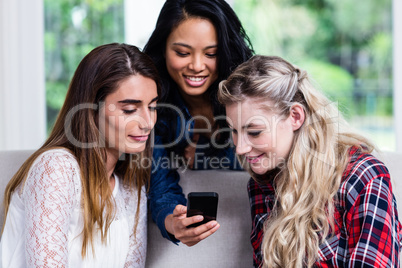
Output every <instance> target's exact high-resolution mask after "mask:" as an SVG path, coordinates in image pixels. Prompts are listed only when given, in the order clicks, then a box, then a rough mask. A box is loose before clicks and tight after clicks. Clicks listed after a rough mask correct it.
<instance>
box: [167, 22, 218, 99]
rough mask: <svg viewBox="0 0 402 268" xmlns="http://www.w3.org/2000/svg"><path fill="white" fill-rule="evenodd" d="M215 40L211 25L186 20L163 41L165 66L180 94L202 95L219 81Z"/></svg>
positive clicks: (216, 43) (216, 40)
mask: <svg viewBox="0 0 402 268" xmlns="http://www.w3.org/2000/svg"><path fill="white" fill-rule="evenodd" d="M217 50H218V39H217V34H216V29H215V27H214V26H213V24H212V23H211V22H210V21H209V20H206V19H201V18H189V19H186V20H184V21H183V22H181V23H180V24H179V25H178V26H177V27H176V28H174V29H173V30H172V32H171V33H170V35H169V37H168V39H167V41H166V53H165V55H166V67H167V70H168V72H169V75H170V76H171V77H172V79H173V80H174V81H175V82H176V84H177V85H178V86H179V90H180V91H181V93H182V94H187V95H190V96H199V95H202V94H204V93H205V92H206V91H207V89H208V88H209V87H210V86H211V84H212V83H214V82H215V81H216V79H217V78H218V71H217Z"/></svg>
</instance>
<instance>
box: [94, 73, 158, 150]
mask: <svg viewBox="0 0 402 268" xmlns="http://www.w3.org/2000/svg"><path fill="white" fill-rule="evenodd" d="M157 100H158V93H157V87H156V83H155V81H154V80H152V79H151V78H148V77H144V76H142V75H132V76H130V77H128V78H127V79H125V80H123V81H122V82H121V83H120V84H119V87H118V88H117V89H116V90H115V91H114V92H113V93H111V94H109V95H108V96H106V98H105V105H104V107H103V108H102V110H101V116H100V129H101V133H102V135H103V136H104V137H105V140H106V145H107V150H108V153H109V154H112V155H114V156H115V157H118V156H119V155H120V154H122V153H130V154H132V153H138V152H142V151H143V150H144V149H145V146H146V141H147V140H148V138H149V134H150V132H151V130H152V128H153V127H154V125H155V122H156V111H155V109H156V102H157Z"/></svg>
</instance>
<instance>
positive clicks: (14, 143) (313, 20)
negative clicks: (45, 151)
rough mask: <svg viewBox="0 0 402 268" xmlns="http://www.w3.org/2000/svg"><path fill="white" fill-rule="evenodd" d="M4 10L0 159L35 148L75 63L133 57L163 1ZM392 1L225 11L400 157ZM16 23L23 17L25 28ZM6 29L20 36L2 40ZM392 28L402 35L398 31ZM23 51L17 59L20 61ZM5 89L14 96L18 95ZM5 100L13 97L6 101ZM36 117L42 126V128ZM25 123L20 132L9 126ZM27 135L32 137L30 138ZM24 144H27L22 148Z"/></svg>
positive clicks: (45, 1) (86, 1)
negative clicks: (104, 47)
mask: <svg viewBox="0 0 402 268" xmlns="http://www.w3.org/2000/svg"><path fill="white" fill-rule="evenodd" d="M10 1H11V0H0V7H1V8H2V10H1V14H0V15H3V17H2V19H1V21H2V22H1V24H0V25H1V26H2V33H1V35H3V38H4V37H5V38H9V39H6V40H10V42H4V41H3V42H1V43H2V45H1V46H0V51H1V52H2V56H3V57H2V59H1V61H2V63H1V65H0V71H1V73H2V75H1V76H0V81H1V82H2V83H1V86H2V89H0V93H1V95H0V97H1V100H0V105H1V106H3V107H0V111H1V113H0V120H1V121H0V138H1V143H0V149H3V150H4V149H35V148H37V147H38V146H40V144H41V142H43V141H44V139H45V137H46V135H47V133H48V131H49V129H51V127H52V125H53V123H54V121H55V118H56V116H57V113H58V111H59V109H60V108H61V105H62V104H63V101H64V97H65V94H66V91H67V88H68V84H69V81H70V79H71V77H72V75H73V72H74V70H75V69H76V67H77V65H78V63H79V62H80V60H81V59H82V58H83V57H84V56H85V55H86V54H87V53H88V52H89V51H91V50H92V49H93V48H94V47H96V46H98V45H101V44H105V43H111V42H127V43H130V44H133V45H136V46H138V47H140V48H142V47H143V46H144V44H145V43H146V41H147V39H148V37H149V35H150V33H151V31H152V30H153V28H154V26H155V23H156V19H157V16H158V14H159V11H160V8H161V7H162V5H163V3H164V1H163V0H149V1H139V0H103V1H94V0H82V1H77V0H58V1H54V0H41V1H39V0H35V1H33V2H34V3H29V4H27V2H28V1H23V0H15V2H13V4H11V3H9V2H10ZM398 1H399V0H394V1H392V0H365V1H350V0H231V1H228V2H229V3H230V5H231V6H232V7H233V8H234V10H235V11H236V13H237V14H238V16H239V18H240V20H241V21H242V23H243V26H244V28H245V29H246V32H247V33H248V35H249V36H250V38H251V41H252V44H253V46H254V49H255V52H256V53H257V54H265V55H278V56H281V57H283V58H285V59H287V60H289V61H291V62H292V63H295V64H296V65H298V66H299V67H300V68H302V69H305V70H307V71H308V72H309V73H310V75H311V76H312V78H313V79H314V81H315V82H316V83H317V85H318V86H319V88H321V90H323V91H324V92H325V94H326V95H327V96H328V97H329V98H330V99H331V100H332V101H334V102H336V103H337V104H338V107H339V109H340V110H341V112H342V113H343V115H344V116H345V118H346V119H347V121H348V122H349V124H350V127H351V128H353V129H354V130H356V131H358V132H360V133H361V134H363V135H366V136H367V137H369V138H370V139H372V140H373V141H374V142H375V143H376V144H377V145H378V146H379V148H380V149H381V150H384V151H402V148H401V147H402V145H400V144H401V143H402V137H397V136H400V135H402V133H401V132H400V130H399V129H400V127H401V124H402V123H400V122H399V120H402V118H401V117H402V114H401V112H400V110H399V109H400V108H399V107H394V106H397V105H395V103H396V101H395V98H397V99H399V100H400V101H402V99H401V97H399V91H398V92H397V90H396V88H395V84H397V83H396V80H395V79H400V78H399V77H394V76H395V74H396V69H395V68H399V67H396V66H400V65H397V64H400V63H398V62H399V61H401V60H402V59H400V58H399V60H398V61H397V60H395V59H396V57H397V55H395V51H396V49H395V48H394V46H395V38H396V36H395V29H394V27H395V21H398V18H395V14H396V11H395V9H397V8H399V11H402V10H401V4H400V3H397V2H398ZM35 3H36V4H35ZM397 5H399V7H398V6H397ZM13 12H15V14H13ZM32 13H35V14H32ZM399 13H400V12H399ZM400 14H401V13H400ZM4 16H5V17H4ZM13 16H14V17H16V19H15V18H14V17H13ZM23 16H30V20H26V19H24V18H23ZM34 21H36V23H34ZM14 23H16V24H17V25H15V24H14ZM10 27H11V28H12V29H14V31H15V30H17V31H21V30H22V32H23V33H22V34H21V33H20V34H19V35H18V34H15V33H14V34H13V33H10ZM399 29H400V31H401V32H402V25H401V23H399ZM24 33H25V34H24ZM15 35H16V36H15ZM22 35H23V36H22ZM27 35H32V37H31V38H28V37H27ZM3 40H4V39H3ZM35 44H36V45H35ZM26 50H28V52H26ZM10 51H11V53H10ZM22 51H25V52H24V53H25V54H24V53H23V55H21V53H22ZM13 53H15V55H18V56H15V55H14V56H13ZM31 53H32V55H31ZM398 53H399V52H398ZM24 68H25V69H26V70H25V72H24V71H23V72H22V73H21V70H23V69H24ZM13 69H14V72H12V70H13ZM15 71H16V72H17V73H18V74H15ZM32 73H36V74H32ZM21 79H25V80H24V81H26V80H28V81H32V82H24V81H21ZM35 81H36V82H35ZM398 81H400V80H398ZM15 84H17V85H15ZM10 87H11V88H13V87H18V89H17V90H16V91H17V92H14V90H12V89H10ZM35 88H36V89H35ZM38 88H39V89H38ZM34 89H35V91H34V92H36V93H35V94H33V93H32V90H34ZM399 90H400V89H399ZM10 91H13V92H14V93H12V95H11V96H10ZM18 92H19V93H18ZM42 99H43V100H42ZM32 102H35V103H36V104H32ZM27 106H28V107H32V108H26V107H27ZM21 109H22V110H21ZM30 116H36V117H35V118H32V119H31V118H30ZM38 118H42V119H41V120H42V122H41V123H38V122H39V121H41V120H38ZM398 118H399V120H397V119H398ZM24 120H25V122H26V123H25V124H24V123H22V124H23V126H20V125H19V124H18V123H17V122H24ZM33 122H36V123H33ZM10 130H11V131H10ZM31 131H34V132H35V131H36V133H33V134H30V133H31ZM397 133H398V134H397ZM31 138H32V141H28V142H27V141H26V140H27V139H28V140H29V139H31Z"/></svg>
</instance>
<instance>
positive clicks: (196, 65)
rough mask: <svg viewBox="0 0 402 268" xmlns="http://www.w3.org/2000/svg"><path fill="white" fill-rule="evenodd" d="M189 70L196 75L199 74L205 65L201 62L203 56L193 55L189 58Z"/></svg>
mask: <svg viewBox="0 0 402 268" xmlns="http://www.w3.org/2000/svg"><path fill="white" fill-rule="evenodd" d="M189 69H190V70H193V71H194V72H196V73H199V72H201V71H203V70H204V69H205V63H204V60H203V56H202V55H198V54H197V55H194V56H193V57H192V58H191V62H190V64H189Z"/></svg>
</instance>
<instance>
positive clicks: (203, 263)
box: [0, 151, 402, 268]
mask: <svg viewBox="0 0 402 268" xmlns="http://www.w3.org/2000/svg"><path fill="white" fill-rule="evenodd" d="M31 153H32V151H0V198H1V199H0V200H3V194H4V188H5V186H6V184H7V182H8V181H9V179H10V178H11V177H12V175H14V173H15V172H16V171H17V169H18V168H19V166H20V165H21V164H22V163H23V161H24V160H25V159H26V158H27V157H28V156H29V155H30V154H31ZM378 156H379V158H380V159H382V160H383V161H384V162H385V163H386V164H387V166H388V168H389V170H390V173H391V176H392V178H393V189H394V192H395V195H396V196H397V200H398V205H399V211H401V209H400V207H401V206H402V179H401V177H402V154H396V153H383V154H379V155H378ZM180 176H181V185H182V187H183V190H184V192H185V193H186V194H187V193H189V192H191V191H215V192H217V193H219V205H218V215H217V220H218V222H219V223H220V225H221V227H220V229H219V230H218V231H217V232H216V233H215V234H214V235H212V236H211V237H209V238H207V239H205V240H204V241H201V242H200V243H198V244H197V245H195V246H193V247H187V246H185V245H183V244H180V245H178V246H177V245H174V244H173V243H171V242H169V241H168V240H166V239H164V238H162V236H161V234H160V232H159V229H158V228H157V226H156V225H155V224H154V223H153V222H152V220H151V218H150V216H149V220H148V252H147V264H146V266H147V267H152V268H169V267H172V268H173V267H175V268H181V267H183V268H184V267H190V268H198V267H200V268H201V267H202V268H205V267H208V268H209V267H212V268H213V267H230V268H236V267H239V268H244V267H251V266H252V248H251V245H250V242H249V234H250V230H251V216H250V209H249V203H248V196H247V189H246V186H247V181H248V178H249V176H248V175H247V173H246V172H240V171H216V170H215V171H213V170H209V171H190V170H187V171H185V172H182V171H180ZM400 218H401V217H400ZM2 222H3V212H2V211H1V216H0V227H1V224H2Z"/></svg>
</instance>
